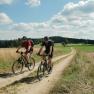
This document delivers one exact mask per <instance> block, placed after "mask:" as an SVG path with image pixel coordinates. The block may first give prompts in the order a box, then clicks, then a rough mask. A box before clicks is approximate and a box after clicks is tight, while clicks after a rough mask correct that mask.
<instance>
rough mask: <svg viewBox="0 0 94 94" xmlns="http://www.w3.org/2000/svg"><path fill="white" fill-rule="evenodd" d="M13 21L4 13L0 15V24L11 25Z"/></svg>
mask: <svg viewBox="0 0 94 94" xmlns="http://www.w3.org/2000/svg"><path fill="white" fill-rule="evenodd" d="M12 22H13V21H12V20H11V19H10V18H9V17H8V16H7V14H5V13H0V24H11V23H12Z"/></svg>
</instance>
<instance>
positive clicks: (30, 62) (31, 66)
mask: <svg viewBox="0 0 94 94" xmlns="http://www.w3.org/2000/svg"><path fill="white" fill-rule="evenodd" d="M34 67H35V59H34V58H33V57H30V59H29V66H28V70H33V69H34Z"/></svg>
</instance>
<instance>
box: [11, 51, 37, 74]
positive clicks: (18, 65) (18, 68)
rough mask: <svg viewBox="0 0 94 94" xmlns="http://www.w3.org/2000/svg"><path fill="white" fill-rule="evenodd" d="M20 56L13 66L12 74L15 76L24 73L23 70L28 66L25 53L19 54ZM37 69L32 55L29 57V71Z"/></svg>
mask: <svg viewBox="0 0 94 94" xmlns="http://www.w3.org/2000/svg"><path fill="white" fill-rule="evenodd" d="M18 53H19V54H20V57H19V58H18V59H17V60H16V61H14V63H13V65H12V72H13V73H14V74H17V73H22V70H23V67H25V66H26V62H27V61H26V59H25V56H24V52H18ZM34 67H35V59H34V58H33V57H32V56H31V55H30V57H29V63H28V66H27V68H28V70H29V71H30V70H33V69H34Z"/></svg>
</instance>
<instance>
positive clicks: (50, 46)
mask: <svg viewBox="0 0 94 94" xmlns="http://www.w3.org/2000/svg"><path fill="white" fill-rule="evenodd" d="M43 47H45V50H44V51H43ZM42 51H43V53H42V56H43V59H44V58H45V55H47V56H48V65H50V69H49V72H50V70H52V66H51V65H52V57H53V51H54V42H53V41H52V40H50V39H49V38H48V37H47V36H45V37H44V38H43V41H42V44H41V48H40V50H39V52H38V55H40V53H41V52H42Z"/></svg>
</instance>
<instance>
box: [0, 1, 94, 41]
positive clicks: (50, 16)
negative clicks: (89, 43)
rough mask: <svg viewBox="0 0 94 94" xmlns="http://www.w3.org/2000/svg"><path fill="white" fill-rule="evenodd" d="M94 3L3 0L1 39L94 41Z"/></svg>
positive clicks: (0, 7)
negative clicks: (73, 39)
mask: <svg viewBox="0 0 94 94" xmlns="http://www.w3.org/2000/svg"><path fill="white" fill-rule="evenodd" d="M93 27H94V0H0V39H17V38H19V37H22V36H24V35H25V36H27V37H31V38H40V37H44V36H63V37H72V38H80V39H83V38H85V39H94V29H93Z"/></svg>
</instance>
